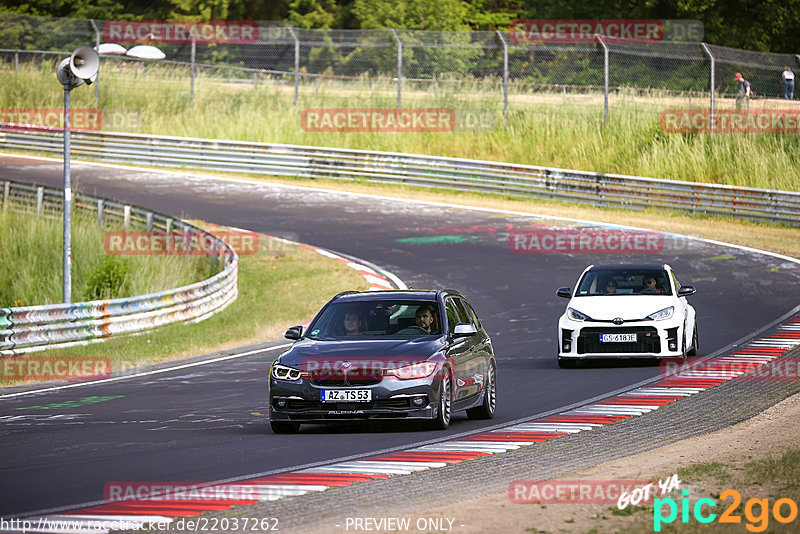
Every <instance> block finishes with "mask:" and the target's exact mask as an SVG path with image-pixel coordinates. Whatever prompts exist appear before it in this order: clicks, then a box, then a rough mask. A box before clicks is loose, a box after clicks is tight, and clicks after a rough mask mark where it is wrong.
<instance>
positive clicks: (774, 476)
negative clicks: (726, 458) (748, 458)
mask: <svg viewBox="0 0 800 534" xmlns="http://www.w3.org/2000/svg"><path fill="white" fill-rule="evenodd" d="M745 472H746V473H747V475H749V476H750V477H752V478H753V479H754V480H764V481H774V482H776V483H778V484H779V485H780V486H781V488H782V489H783V490H785V492H786V493H790V494H792V495H797V494H798V490H800V449H796V448H795V449H789V450H787V451H786V452H784V453H783V455H782V456H780V457H778V458H775V457H771V458H767V459H765V460H756V461H753V462H750V463H748V464H747V465H746V466H745Z"/></svg>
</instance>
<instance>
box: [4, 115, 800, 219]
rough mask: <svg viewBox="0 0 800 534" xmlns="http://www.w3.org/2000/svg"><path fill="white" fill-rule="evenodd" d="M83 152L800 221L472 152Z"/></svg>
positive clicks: (83, 138)
mask: <svg viewBox="0 0 800 534" xmlns="http://www.w3.org/2000/svg"><path fill="white" fill-rule="evenodd" d="M61 135H62V134H61V131H60V130H59V129H54V128H47V127H31V126H24V125H13V124H2V123H0V148H6V149H9V150H25V151H36V152H44V153H60V152H61V151H62V150H63V147H62V138H61ZM72 147H73V148H72V150H73V154H75V155H76V156H78V157H84V158H90V159H94V160H100V161H105V162H113V163H128V164H138V165H149V166H157V167H173V168H175V167H178V168H195V169H203V170H212V171H214V170H216V171H222V172H234V173H249V174H266V175H274V176H295V177H303V178H328V179H338V180H363V181H368V182H383V183H395V184H405V185H415V186H423V187H437V188H443V189H454V190H463V191H477V192H482V193H497V194H504V195H517V196H531V197H538V198H545V199H553V200H561V201H568V202H581V203H586V204H591V205H594V206H602V207H614V208H624V209H633V210H641V209H644V208H648V207H651V208H661V209H670V210H680V211H683V212H687V213H691V214H717V215H725V216H729V217H733V218H737V219H747V220H756V221H761V222H772V223H778V224H790V225H800V193H795V192H787V191H775V190H768V189H757V188H748V187H734V186H728V185H715V184H704V183H698V182H683V181H678V180H659V179H654V178H643V177H637V176H625V175H618V174H603V173H595V172H586V171H577V170H569V169H558V168H548V167H539V166H534V165H522V164H514V163H500V162H491V161H481V160H470V159H462V158H449V157H439V156H425V155H417V154H402V153H391V152H375V151H366V150H354V149H341V148H329V147H314V146H297V145H281V144H269V143H253V142H244V141H242V142H239V141H222V140H213V139H195V138H183V137H168V136H160V135H142V134H128V133H109V132H91V131H83V132H75V133H73V137H72Z"/></svg>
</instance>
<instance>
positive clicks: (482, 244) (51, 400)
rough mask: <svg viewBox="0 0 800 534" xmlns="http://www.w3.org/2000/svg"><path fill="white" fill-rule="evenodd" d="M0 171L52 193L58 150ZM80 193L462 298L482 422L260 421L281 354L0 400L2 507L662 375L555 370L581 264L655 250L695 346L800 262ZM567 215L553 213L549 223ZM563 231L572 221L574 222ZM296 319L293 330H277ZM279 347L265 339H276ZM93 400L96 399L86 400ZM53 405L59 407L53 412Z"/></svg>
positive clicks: (316, 211) (401, 220) (688, 246)
mask: <svg viewBox="0 0 800 534" xmlns="http://www.w3.org/2000/svg"><path fill="white" fill-rule="evenodd" d="M0 176H1V177H2V178H3V179H11V180H17V181H25V182H35V183H40V184H42V185H48V186H52V187H60V186H61V179H62V167H61V162H60V161H41V160H29V159H23V158H14V157H2V158H0ZM72 177H73V188H74V189H77V190H80V191H83V192H86V193H92V194H97V195H101V196H105V197H108V198H114V199H118V200H124V201H126V202H130V203H133V204H137V205H141V206H144V207H147V208H150V209H153V210H157V211H161V212H164V213H168V214H171V215H174V216H176V217H190V218H198V219H204V220H207V221H210V222H214V223H218V224H223V225H230V226H235V227H239V228H245V229H248V230H253V231H257V232H263V233H267V234H271V235H282V236H287V237H291V238H293V239H297V240H299V241H301V242H304V243H308V244H312V245H316V246H319V247H323V248H327V249H330V250H333V251H336V252H341V253H344V254H349V255H352V256H356V257H359V258H363V259H365V260H368V261H370V262H372V263H374V264H376V265H378V266H380V267H381V268H383V269H386V270H388V271H391V272H392V273H394V274H395V275H397V276H398V277H399V278H401V279H402V280H403V281H404V282H405V283H406V284H407V285H408V286H410V287H414V288H440V287H453V288H456V289H459V290H461V291H462V292H463V293H464V294H465V295H466V296H467V298H468V299H469V300H470V301H471V302H472V303H473V305H474V306H475V308H476V310H477V312H478V314H479V315H480V317H481V319H482V321H483V322H484V324H485V325H486V327H487V330H488V331H489V332H490V334H491V336H492V339H493V342H494V347H495V353H496V355H497V357H498V387H499V393H498V413H497V417H496V418H495V419H494V420H493V421H491V423H486V422H480V421H468V420H467V419H466V418H465V417H464V416H463V414H460V415H459V416H456V417H455V418H454V420H453V423H452V425H451V427H450V429H449V430H448V431H446V432H439V433H436V432H433V433H432V432H424V431H422V430H421V429H420V428H419V427H418V426H409V425H401V424H392V425H390V426H387V427H383V428H377V427H376V426H364V425H348V426H344V427H336V428H329V427H324V426H309V425H305V426H303V427H302V429H301V432H300V434H298V435H294V436H292V435H275V434H273V433H272V432H271V431H270V429H269V422H268V418H267V417H266V416H265V415H264V414H266V413H267V407H266V399H267V377H266V372H267V368H268V365H269V362H271V361H272V360H273V359H274V358H275V357H276V356H277V354H278V353H279V350H280V349H273V350H266V351H263V352H259V353H256V354H252V355H249V356H244V357H241V358H236V359H230V360H227V361H222V362H217V363H209V364H206V365H200V366H195V367H191V368H187V369H182V370H175V371H170V372H165V373H160V374H152V375H147V376H142V377H134V378H128V379H125V380H120V381H116V382H110V383H101V384H97V385H89V386H84V387H78V388H72V389H64V390H58V391H51V392H44V393H38V394H31V395H23V396H15V397H11V398H0V473H2V476H1V477H0V516H4V517H8V516H14V515H16V516H19V515H28V514H31V513H33V512H42V511H45V510H52V509H55V508H61V507H67V506H73V505H80V504H85V503H89V502H96V501H100V500H102V499H103V488H104V486H105V485H106V484H107V483H109V482H112V481H173V482H176V481H180V482H189V481H210V480H219V479H226V478H230V477H237V476H245V475H251V474H257V473H267V472H276V471H281V470H289V469H291V468H297V467H298V466H301V465H305V464H309V463H316V462H321V461H327V460H332V459H336V458H341V457H345V456H353V455H355V456H358V455H366V454H367V453H373V452H374V451H377V450H382V449H387V448H393V447H401V446H404V445H408V444H412V443H418V442H420V441H424V440H430V439H434V438H436V439H438V438H442V439H443V438H446V437H447V436H450V435H453V434H457V433H461V432H466V431H471V430H476V429H479V428H482V427H484V426H488V424H492V425H494V424H497V423H502V422H504V421H512V420H515V419H519V418H522V417H526V416H531V415H535V414H539V413H542V412H546V411H549V410H553V409H556V408H559V407H562V406H565V405H569V404H572V403H575V402H578V401H582V400H584V399H588V398H591V397H594V396H597V395H600V394H603V393H606V392H609V391H613V390H616V389H619V388H623V387H625V386H628V385H630V384H634V383H637V382H639V381H642V380H644V379H647V378H649V377H652V376H655V375H657V374H658V367H657V366H652V365H641V364H635V365H634V364H630V365H629V364H612V365H593V366H590V367H586V368H582V369H577V370H561V369H559V368H558V366H557V364H556V358H555V350H556V322H557V318H558V316H559V315H560V314H561V313H562V312H563V309H564V305H565V304H566V300H564V299H560V298H558V297H556V296H555V289H556V288H557V287H560V286H571V285H573V284H574V282H575V280H576V278H577V276H578V275H579V274H580V272H581V271H582V270H583V268H585V267H586V266H587V265H589V264H591V263H621V262H626V263H627V262H638V263H654V262H666V263H669V264H670V265H672V267H673V268H674V269H675V271H676V272H677V274H678V276H679V279H680V281H681V283H683V284H692V285H695V286H696V287H697V294H696V295H695V296H693V297H690V299H689V300H690V302H691V303H692V304H693V306H694V307H695V308H696V310H697V314H698V325H699V330H700V344H701V351H700V353H701V354H702V355H705V354H709V353H712V352H714V351H716V350H718V349H721V348H723V347H725V346H727V345H729V344H731V343H733V342H734V341H736V340H738V339H740V338H742V337H743V336H745V335H747V334H750V333H752V332H754V331H756V330H757V329H759V328H760V327H762V326H764V325H766V324H768V323H770V322H771V321H774V320H776V319H777V318H779V317H780V316H781V315H783V314H784V313H786V312H788V311H789V310H791V309H792V308H793V307H794V306H796V305H797V304H798V302H800V265H798V264H796V263H792V262H789V261H786V260H785V259H781V258H776V257H772V256H765V255H761V254H757V253H754V252H750V251H746V250H741V249H736V248H729V247H723V246H720V245H715V244H710V243H706V242H699V241H693V240H680V239H677V240H675V239H667V240H665V244H664V247H663V250H662V251H661V252H660V253H651V254H624V255H623V254H515V253H512V252H511V251H510V249H509V241H508V239H509V232H510V231H512V230H513V229H515V228H520V227H523V228H524V227H540V226H542V225H549V224H551V222H550V221H547V220H544V219H538V218H535V217H531V216H525V217H523V216H514V215H509V214H500V213H492V212H487V211H476V210H468V209H461V208H453V207H444V206H435V205H425V204H420V203H412V202H407V201H401V200H390V199H384V198H377V197H367V196H361V195H352V194H347V193H335V192H331V191H321V190H312V189H302V188H296V187H288V186H277V185H271V184H266V183H243V182H235V181H225V180H218V179H215V178H212V177H201V176H198V175H189V174H184V173H172V174H166V173H160V172H152V171H147V170H128V169H122V168H111V167H102V166H89V165H85V164H81V163H75V162H73V166H72ZM557 224H563V223H557ZM573 226H575V225H574V224H573ZM287 326H291V325H287ZM281 343H282V341H275V344H276V345H278V344H281ZM97 397H100V398H102V399H103V400H102V401H101V402H85V401H84V400H85V399H89V398H95V400H96V398H97ZM53 405H60V406H55V407H53Z"/></svg>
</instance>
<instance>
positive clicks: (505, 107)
mask: <svg viewBox="0 0 800 534" xmlns="http://www.w3.org/2000/svg"><path fill="white" fill-rule="evenodd" d="M496 31H497V35H498V37H500V42H501V43H503V118H504V119H505V120H508V43H507V42H506V38H505V37H503V32H501V31H500V30H496Z"/></svg>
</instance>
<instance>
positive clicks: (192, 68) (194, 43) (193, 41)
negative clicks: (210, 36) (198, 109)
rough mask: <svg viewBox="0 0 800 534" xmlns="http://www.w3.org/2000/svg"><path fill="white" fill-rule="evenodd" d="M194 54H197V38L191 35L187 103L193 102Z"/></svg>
mask: <svg viewBox="0 0 800 534" xmlns="http://www.w3.org/2000/svg"><path fill="white" fill-rule="evenodd" d="M196 54H197V39H196V38H195V37H194V36H192V56H191V58H192V59H191V61H192V64H191V67H190V70H189V76H190V77H191V79H192V82H191V83H192V85H191V87H190V89H189V104H194V60H195V55H196Z"/></svg>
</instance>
